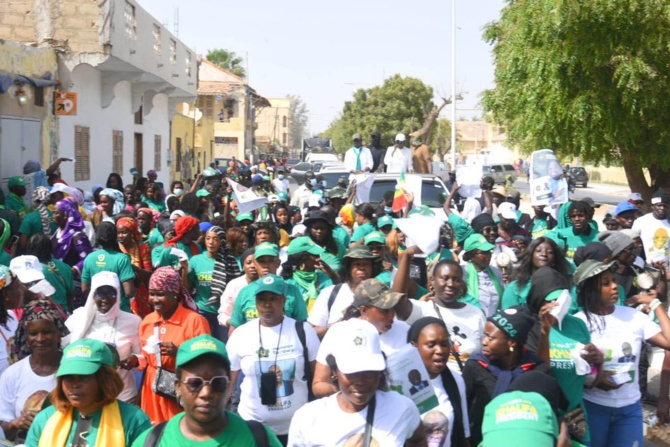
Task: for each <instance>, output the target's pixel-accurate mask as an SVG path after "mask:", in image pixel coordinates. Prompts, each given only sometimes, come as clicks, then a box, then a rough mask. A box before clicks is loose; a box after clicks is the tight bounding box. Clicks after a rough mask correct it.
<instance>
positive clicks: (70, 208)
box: [54, 198, 84, 259]
mask: <svg viewBox="0 0 670 447" xmlns="http://www.w3.org/2000/svg"><path fill="white" fill-rule="evenodd" d="M56 209H57V210H58V211H60V212H61V213H63V214H64V215H65V218H66V221H65V227H64V228H63V231H62V233H61V234H60V235H59V234H58V232H56V234H55V235H54V237H55V238H56V248H55V250H54V258H56V259H63V258H65V256H66V255H67V253H68V251H69V250H70V245H71V244H72V238H73V237H74V235H75V234H76V233H78V232H79V231H83V230H84V218H83V217H81V213H80V212H79V206H78V205H77V203H76V202H75V201H74V200H73V199H71V198H67V199H63V200H61V201H59V202H58V203H56Z"/></svg>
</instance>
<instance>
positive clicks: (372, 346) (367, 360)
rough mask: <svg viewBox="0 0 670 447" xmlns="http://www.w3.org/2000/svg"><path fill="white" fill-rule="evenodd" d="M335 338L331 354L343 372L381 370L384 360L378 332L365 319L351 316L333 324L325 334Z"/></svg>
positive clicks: (384, 365) (384, 363)
mask: <svg viewBox="0 0 670 447" xmlns="http://www.w3.org/2000/svg"><path fill="white" fill-rule="evenodd" d="M327 335H328V336H329V338H330V337H333V338H332V340H336V342H335V343H333V351H332V353H333V356H334V357H335V362H336V363H337V369H339V370H340V371H342V372H343V373H344V374H354V373H357V372H363V371H383V370H384V369H385V368H386V361H385V360H384V355H383V354H382V348H381V346H380V344H379V332H377V329H376V328H375V327H374V326H373V325H372V324H370V323H368V322H367V321H363V320H359V319H358V318H353V319H351V320H347V321H343V322H342V323H338V324H336V325H334V326H333V327H332V328H330V330H329V331H328V334H327Z"/></svg>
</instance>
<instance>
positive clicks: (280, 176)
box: [272, 166, 291, 195]
mask: <svg viewBox="0 0 670 447" xmlns="http://www.w3.org/2000/svg"><path fill="white" fill-rule="evenodd" d="M272 187H273V188H274V190H275V192H276V193H280V192H285V193H286V194H289V195H290V194H291V193H290V192H289V189H288V187H289V183H288V179H287V178H286V177H285V176H284V167H283V166H279V167H278V168H277V178H275V179H274V180H272Z"/></svg>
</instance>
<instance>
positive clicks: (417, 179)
mask: <svg viewBox="0 0 670 447" xmlns="http://www.w3.org/2000/svg"><path fill="white" fill-rule="evenodd" d="M404 189H405V191H407V192H411V193H412V194H414V206H415V207H417V206H421V193H422V192H423V179H422V178H421V176H420V175H416V174H406V175H405V187H404Z"/></svg>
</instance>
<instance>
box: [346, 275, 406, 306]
mask: <svg viewBox="0 0 670 447" xmlns="http://www.w3.org/2000/svg"><path fill="white" fill-rule="evenodd" d="M404 296H405V294H404V293H396V292H392V291H391V289H389V287H388V286H387V285H386V284H384V283H383V282H381V281H379V280H377V279H374V278H371V279H366V280H365V281H363V282H361V283H360V284H359V285H358V287H356V290H355V291H354V306H356V308H359V307H361V306H372V307H376V308H378V309H392V308H394V307H395V305H396V304H398V302H399V301H400V300H401V299H402V297H404Z"/></svg>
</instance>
